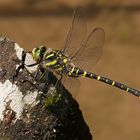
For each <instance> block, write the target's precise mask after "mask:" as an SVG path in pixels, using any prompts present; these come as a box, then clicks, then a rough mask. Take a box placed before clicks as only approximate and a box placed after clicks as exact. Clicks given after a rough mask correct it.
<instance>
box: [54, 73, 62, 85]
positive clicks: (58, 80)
mask: <svg viewBox="0 0 140 140" xmlns="http://www.w3.org/2000/svg"><path fill="white" fill-rule="evenodd" d="M62 78H63V75H61V76H60V78H59V79H57V81H56V83H55V86H54V87H57V86H58V83H59V82H60V81H61V80H62Z"/></svg>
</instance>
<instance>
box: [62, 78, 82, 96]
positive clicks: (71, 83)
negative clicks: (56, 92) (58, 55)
mask: <svg viewBox="0 0 140 140" xmlns="http://www.w3.org/2000/svg"><path fill="white" fill-rule="evenodd" d="M61 82H62V83H63V85H64V86H65V88H66V89H67V90H68V91H69V92H70V93H72V95H73V97H76V96H77V93H78V91H79V88H80V81H79V79H77V78H73V77H68V76H63V79H62V81H61Z"/></svg>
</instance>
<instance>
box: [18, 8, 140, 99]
mask: <svg viewBox="0 0 140 140" xmlns="http://www.w3.org/2000/svg"><path fill="white" fill-rule="evenodd" d="M86 26H87V25H86V20H85V16H84V13H83V10H81V9H80V8H77V9H75V11H74V14H73V18H72V24H71V26H70V29H69V32H68V34H67V37H66V41H65V45H64V48H63V49H60V50H56V49H51V48H48V47H46V46H44V45H43V46H38V47H36V48H33V50H32V51H31V54H32V58H33V60H34V61H35V63H34V64H30V65H26V66H28V67H32V66H34V65H41V66H42V67H43V68H45V69H49V70H51V71H53V72H55V73H57V74H58V75H59V76H60V80H62V79H63V77H67V78H68V79H69V80H72V79H78V78H79V77H87V78H90V79H95V80H98V81H101V82H104V83H106V84H108V85H112V86H114V87H117V88H120V89H121V90H124V91H126V92H128V93H131V94H133V95H135V96H137V97H140V91H138V90H136V89H134V88H131V87H129V86H127V85H125V84H123V83H120V82H117V81H114V80H111V79H109V78H106V77H104V76H101V75H97V74H95V73H93V72H92V71H93V68H94V65H95V64H96V63H97V61H98V60H99V58H100V56H101V54H102V50H103V44H104V41H105V32H104V30H103V29H102V28H95V29H93V30H92V31H91V32H90V33H89V34H88V35H86V32H87V29H86ZM19 69H20V68H19ZM77 83H78V82H77ZM73 86H76V85H73Z"/></svg>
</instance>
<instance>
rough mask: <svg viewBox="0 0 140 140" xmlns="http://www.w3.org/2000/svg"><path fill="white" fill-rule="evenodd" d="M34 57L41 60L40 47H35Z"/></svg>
mask: <svg viewBox="0 0 140 140" xmlns="http://www.w3.org/2000/svg"><path fill="white" fill-rule="evenodd" d="M32 57H33V59H34V60H35V61H40V59H41V50H40V49H39V48H34V49H33V50H32Z"/></svg>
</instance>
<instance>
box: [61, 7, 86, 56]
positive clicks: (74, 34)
mask: <svg viewBox="0 0 140 140" xmlns="http://www.w3.org/2000/svg"><path fill="white" fill-rule="evenodd" d="M85 35H86V20H85V16H84V10H83V9H82V8H77V9H76V10H75V11H74V15H73V20H72V25H71V27H70V30H69V32H68V35H67V38H66V42H65V47H64V50H63V52H64V53H65V54H67V55H68V56H69V57H71V56H72V55H73V54H74V53H75V52H77V50H79V48H80V47H81V45H82V43H83V40H84V38H85Z"/></svg>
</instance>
